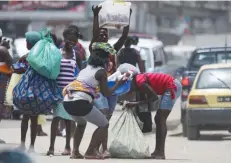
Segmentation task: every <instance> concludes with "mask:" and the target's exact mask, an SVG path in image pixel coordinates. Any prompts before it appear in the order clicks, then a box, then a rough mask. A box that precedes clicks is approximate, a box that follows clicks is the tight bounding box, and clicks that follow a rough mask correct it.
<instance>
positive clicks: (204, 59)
mask: <svg viewBox="0 0 232 163" xmlns="http://www.w3.org/2000/svg"><path fill="white" fill-rule="evenodd" d="M230 62H231V52H230V51H224V52H203V53H197V54H195V57H194V59H193V61H192V65H191V66H190V69H192V70H198V69H200V68H201V66H203V65H206V64H214V63H230Z"/></svg>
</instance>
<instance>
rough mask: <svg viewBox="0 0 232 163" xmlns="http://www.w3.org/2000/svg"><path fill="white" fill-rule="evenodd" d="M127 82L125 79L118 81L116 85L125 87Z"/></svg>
mask: <svg viewBox="0 0 232 163" xmlns="http://www.w3.org/2000/svg"><path fill="white" fill-rule="evenodd" d="M126 81H127V80H125V79H124V78H123V77H122V78H121V79H120V80H116V83H117V85H118V86H121V85H123V84H124V83H125V82H126Z"/></svg>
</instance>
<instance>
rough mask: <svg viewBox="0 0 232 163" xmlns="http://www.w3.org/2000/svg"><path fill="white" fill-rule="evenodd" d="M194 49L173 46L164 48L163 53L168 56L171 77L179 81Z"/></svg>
mask: <svg viewBox="0 0 232 163" xmlns="http://www.w3.org/2000/svg"><path fill="white" fill-rule="evenodd" d="M195 49H196V47H194V46H188V45H173V46H165V47H164V51H165V53H166V54H167V56H168V65H169V67H171V68H172V69H173V70H174V73H173V76H174V77H175V78H176V79H178V80H180V81H181V79H182V75H183V72H184V68H183V67H186V65H187V62H188V60H189V58H190V57H191V54H192V52H193V51H194V50H195Z"/></svg>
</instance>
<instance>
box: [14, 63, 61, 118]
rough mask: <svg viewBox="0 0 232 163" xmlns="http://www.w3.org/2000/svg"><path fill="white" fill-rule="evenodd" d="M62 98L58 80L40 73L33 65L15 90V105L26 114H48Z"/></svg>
mask: <svg viewBox="0 0 232 163" xmlns="http://www.w3.org/2000/svg"><path fill="white" fill-rule="evenodd" d="M62 100H63V96H62V94H61V90H59V88H58V86H57V84H56V81H55V80H51V79H47V78H46V77H44V76H42V75H40V74H38V73H37V72H36V71H35V70H33V69H32V68H31V67H29V68H28V69H27V71H26V72H25V74H23V76H22V79H21V80H20V81H19V83H18V85H17V86H16V87H15V88H14V90H13V103H14V105H15V106H16V107H17V108H18V109H19V110H20V111H22V112H23V113H25V114H48V113H50V112H51V110H52V109H55V108H56V106H57V105H58V104H59V103H61V102H62Z"/></svg>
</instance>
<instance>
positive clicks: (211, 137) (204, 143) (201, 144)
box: [0, 104, 231, 163]
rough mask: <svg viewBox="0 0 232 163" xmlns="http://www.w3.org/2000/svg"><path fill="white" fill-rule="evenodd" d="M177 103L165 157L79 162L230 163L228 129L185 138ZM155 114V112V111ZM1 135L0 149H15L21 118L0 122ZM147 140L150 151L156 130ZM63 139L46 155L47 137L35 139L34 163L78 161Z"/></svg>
mask: <svg viewBox="0 0 232 163" xmlns="http://www.w3.org/2000/svg"><path fill="white" fill-rule="evenodd" d="M178 107H179V104H177V105H176V106H175V108H174V110H173V113H172V114H171V115H170V118H169V121H168V126H169V131H168V136H167V141H166V160H151V159H148V160H129V159H127V160H122V159H107V160H81V162H86V163H89V162H96V163H97V162H106V163H108V162H122V161H125V162H128V163H130V162H133V163H134V162H138V163H144V162H149V163H152V162H157V163H159V162H165V163H219V162H221V163H229V162H230V159H231V157H230V151H231V141H230V140H231V139H230V134H229V133H228V132H227V131H217V132H215V131H214V132H212V131H207V132H201V137H200V139H199V140H197V141H188V140H187V139H186V138H183V137H182V133H181V127H180V125H179V120H178V119H179V110H178ZM120 114H121V112H120V111H117V112H115V114H114V117H113V118H112V121H115V120H117V118H118V116H120ZM154 114H155V113H154ZM43 128H44V130H45V131H46V132H47V133H49V132H50V122H48V123H47V124H46V125H45V126H43ZM94 129H95V126H93V125H91V124H88V126H87V129H86V132H85V135H84V139H83V141H82V144H81V148H80V151H81V153H83V154H84V152H85V150H86V148H87V146H88V143H89V141H90V138H91V136H92V132H93V131H94ZM0 138H1V139H3V140H4V141H5V142H6V144H0V149H5V148H15V147H17V146H18V144H19V142H20V121H2V122H1V123H0ZM145 138H146V141H147V142H148V143H149V146H150V152H153V150H154V148H155V132H152V133H149V134H146V135H145ZM29 141H30V132H28V134H27V144H28V145H29ZM64 144H65V139H64V138H62V137H57V139H56V144H55V148H56V155H55V156H54V157H48V156H45V153H46V152H47V150H48V147H49V137H38V138H37V140H36V146H35V148H36V152H37V153H36V154H34V155H31V157H32V158H33V159H34V160H35V163H64V162H66V163H75V162H77V161H80V160H71V159H69V157H68V156H61V155H60V154H61V152H62V150H63V149H64Z"/></svg>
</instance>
